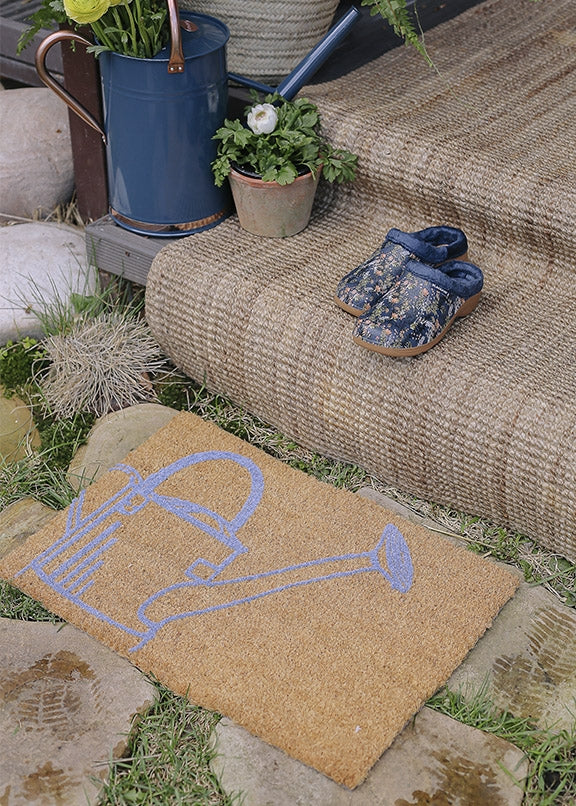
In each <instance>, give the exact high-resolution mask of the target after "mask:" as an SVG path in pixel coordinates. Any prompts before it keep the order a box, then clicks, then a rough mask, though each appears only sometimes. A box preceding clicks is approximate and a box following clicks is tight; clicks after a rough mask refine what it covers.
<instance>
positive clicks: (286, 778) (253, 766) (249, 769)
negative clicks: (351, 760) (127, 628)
mask: <svg viewBox="0 0 576 806" xmlns="http://www.w3.org/2000/svg"><path fill="white" fill-rule="evenodd" d="M216 751H217V753H218V754H219V755H217V756H216V758H215V759H214V760H213V762H212V768H213V770H214V772H215V773H216V775H217V776H218V778H219V779H220V782H221V784H222V786H223V788H224V790H225V791H226V792H228V793H229V794H233V793H236V792H242V793H243V795H244V799H243V800H242V801H241V802H242V804H243V806H424V805H425V804H436V805H437V806H448V804H449V805H450V806H520V804H521V802H522V787H521V785H517V784H515V783H514V779H515V780H516V781H519V782H520V781H523V779H524V778H525V777H526V774H527V762H526V760H525V759H524V756H523V753H522V752H521V751H520V750H518V748H516V747H514V746H513V745H511V744H509V743H508V742H506V741H504V740H503V739H499V738H497V737H495V736H491V735H489V734H487V733H483V732H482V731H479V730H476V729H474V728H469V727H467V726H466V725H462V724H461V723H459V722H456V721H455V720H453V719H450V717H447V716H444V715H443V714H440V713H437V712H436V711H432V710H431V709H430V708H423V709H422V710H421V711H420V712H419V713H418V714H417V715H416V716H415V718H414V719H413V720H412V721H411V722H410V723H409V724H408V725H407V726H406V727H405V728H404V730H403V731H402V733H401V734H400V735H399V736H398V737H397V738H396V740H395V741H394V743H393V744H392V745H391V747H390V748H389V749H388V750H387V751H386V753H384V755H383V756H382V758H381V759H380V760H379V761H378V762H377V763H376V764H375V765H374V767H373V768H372V770H371V771H370V773H369V775H368V777H367V779H366V781H365V782H364V783H363V784H361V786H359V787H358V788H357V789H355V790H353V791H351V790H349V789H346V788H345V787H342V786H339V785H338V784H336V783H335V782H334V781H332V780H330V779H329V778H327V777H326V776H324V775H322V774H321V773H319V772H316V771H315V770H313V769H312V768H310V767H307V766H306V765H305V764H302V763H301V762H300V761H296V760H294V759H292V758H289V757H288V756H287V755H286V754H285V753H283V752H282V751H281V750H278V749H277V748H276V747H272V746H271V745H269V744H266V743H265V742H263V741H262V740H261V739H257V738H256V737H255V736H252V735H251V734H250V733H248V731H246V730H244V728H241V727H239V726H238V725H235V724H234V723H233V722H231V721H230V720H227V719H223V720H221V722H219V724H218V725H217V727H216Z"/></svg>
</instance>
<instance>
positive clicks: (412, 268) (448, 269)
mask: <svg viewBox="0 0 576 806" xmlns="http://www.w3.org/2000/svg"><path fill="white" fill-rule="evenodd" d="M483 283H484V278H483V275H482V272H481V270H480V269H479V268H478V266H475V265H474V264H473V263H465V262H463V261H461V260H451V261H448V262H447V263H445V264H444V265H443V266H442V267H441V268H436V267H434V266H427V265H426V264H424V263H420V261H417V260H409V261H408V263H407V264H406V267H405V271H404V274H403V275H402V277H401V278H400V279H399V281H398V282H397V283H396V285H394V286H393V287H392V288H391V289H390V290H389V291H388V293H387V294H385V295H384V296H383V297H381V299H379V300H378V302H377V303H376V304H375V305H373V306H372V308H370V310H369V311H367V312H366V313H365V314H363V315H362V316H360V317H359V319H358V322H357V323H356V327H355V328H354V335H353V338H354V341H355V342H356V344H359V345H361V346H362V347H366V348H367V349H368V350H374V351H375V352H377V353H382V354H383V355H391V356H398V357H405V356H412V355H418V354H419V353H423V352H425V351H426V350H429V349H430V348H431V347H434V345H435V344H438V342H439V341H440V339H442V338H443V337H444V336H445V335H446V333H447V332H448V329H449V328H450V326H451V325H452V323H453V322H454V320H455V319H457V318H458V317H461V316H466V315H467V314H469V313H472V311H473V310H474V308H475V307H476V305H477V304H478V302H479V301H480V296H481V290H482V286H483Z"/></svg>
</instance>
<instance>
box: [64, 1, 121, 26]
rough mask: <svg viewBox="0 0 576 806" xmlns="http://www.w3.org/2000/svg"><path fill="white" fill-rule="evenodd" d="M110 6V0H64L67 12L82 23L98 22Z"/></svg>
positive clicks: (71, 17) (75, 20)
mask: <svg viewBox="0 0 576 806" xmlns="http://www.w3.org/2000/svg"><path fill="white" fill-rule="evenodd" d="M109 7H110V2H109V0H64V9H65V11H66V14H67V15H68V16H69V17H70V19H72V20H74V22H79V23H80V24H85V23H89V22H96V20H99V19H100V17H101V16H102V15H103V14H105V13H106V12H107V11H108V8H109Z"/></svg>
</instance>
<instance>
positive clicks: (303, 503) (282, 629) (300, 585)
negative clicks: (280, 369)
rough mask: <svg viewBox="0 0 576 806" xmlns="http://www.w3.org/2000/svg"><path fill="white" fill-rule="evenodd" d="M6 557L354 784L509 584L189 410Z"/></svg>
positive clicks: (457, 658)
mask: <svg viewBox="0 0 576 806" xmlns="http://www.w3.org/2000/svg"><path fill="white" fill-rule="evenodd" d="M0 573H1V574H2V575H3V576H4V577H5V578H7V579H10V581H12V582H13V583H14V584H15V585H17V586H18V587H19V588H21V589H22V590H23V591H25V592H26V593H28V594H30V595H31V596H33V597H35V598H36V599H38V600H40V601H41V602H42V603H43V604H45V605H46V606H47V607H48V608H50V609H51V610H53V611H54V612H55V613H58V614H59V615H60V616H62V617H63V618H65V619H67V620H68V621H69V622H71V623H72V624H75V625H76V626H78V627H80V628H82V629H83V630H85V631H86V632H88V633H90V634H91V635H93V636H95V637H96V638H98V639H99V640H100V641H102V642H103V643H104V644H107V645H108V646H110V647H112V648H113V649H114V650H116V651H117V652H119V653H120V654H122V655H125V656H126V657H127V658H129V659H130V660H131V661H132V662H133V663H134V664H135V665H136V666H138V667H139V668H140V669H142V670H143V671H145V672H152V673H153V674H154V675H155V676H156V677H157V678H158V679H159V680H160V681H161V682H163V683H164V684H165V685H166V686H168V687H170V688H171V689H172V690H173V691H175V692H178V693H180V694H187V696H188V697H189V698H190V699H191V700H192V701H193V702H195V703H197V704H199V705H202V706H205V707H206V708H210V709H214V710H216V711H218V712H220V713H222V714H224V715H226V716H228V717H230V718H231V719H233V720H235V721H236V722H237V723H239V724H240V725H242V726H244V727H245V728H247V729H248V730H249V731H251V732H252V733H254V734H256V735H257V736H259V737H261V738H262V739H265V740H267V741H268V742H270V743H272V744H274V745H276V746H277V747H280V748H282V749H283V750H285V751H286V752H287V753H289V754H290V755H291V756H293V757H295V758H297V759H300V760H301V761H303V762H305V763H306V764H308V765H310V766H312V767H315V768H316V769H318V770H320V771H322V772H323V773H325V774H326V775H328V776H330V777H331V778H333V779H334V780H335V781H337V782H339V783H341V784H344V785H346V786H348V787H350V788H353V787H355V786H357V785H358V784H359V783H360V782H361V781H362V780H363V779H364V778H365V776H366V774H367V773H368V771H369V769H370V767H371V766H372V765H373V764H374V762H375V761H376V760H377V759H378V758H379V757H380V755H381V754H382V753H383V751H384V750H385V749H386V748H387V747H388V746H389V745H390V744H391V742H392V740H393V739H394V737H395V736H396V734H397V733H398V732H399V731H400V730H401V729H402V727H403V726H404V725H405V723H406V722H407V721H408V720H409V719H410V718H411V717H412V716H413V714H415V713H416V711H418V709H419V708H420V706H421V705H422V703H423V702H424V701H425V700H426V699H427V698H428V697H429V696H430V695H431V694H432V693H433V692H434V691H436V690H437V689H438V688H439V687H440V686H441V685H442V684H443V683H444V682H445V681H446V680H447V679H448V677H449V676H450V675H451V673H452V672H453V670H454V669H455V668H456V667H457V666H458V665H459V663H460V662H461V661H462V659H463V658H464V656H465V655H466V654H467V652H468V651H469V650H470V649H471V647H472V646H473V645H474V644H475V643H476V641H477V640H478V638H479V637H480V636H481V635H482V633H483V632H484V631H485V629H486V628H487V627H488V626H489V625H490V623H491V621H492V619H493V618H494V616H495V615H496V613H497V612H498V610H499V609H500V608H501V607H502V605H503V604H504V603H505V602H506V601H507V600H508V599H509V598H510V597H511V596H512V595H513V593H514V590H515V588H516V586H517V584H518V583H517V579H516V577H515V576H513V575H512V574H510V573H509V572H508V571H506V570H505V569H503V568H501V567H500V566H497V565H495V564H493V563H491V562H488V561H486V560H483V559H481V558H479V557H477V556H476V555H474V554H471V553H470V552H467V551H466V550H464V549H460V548H457V547H455V546H454V545H452V544H451V543H449V542H448V541H446V540H444V539H443V538H440V537H436V536H435V535H433V534H432V533H430V532H429V531H427V530H425V529H424V528H421V527H419V526H417V525H414V524H412V523H410V522H408V521H406V520H404V519H402V518H401V517H399V516H397V515H395V514H393V513H391V512H389V511H387V510H386V509H383V508H382V507H380V506H378V505H377V504H375V503H373V502H372V501H369V500H367V499H364V498H361V497H359V496H356V495H354V494H352V493H349V492H346V491H341V490H336V489H335V488H333V487H332V486H330V485H328V484H324V483H322V482H320V481H317V480H315V479H313V478H311V477H309V476H307V475H306V474H304V473H302V472H300V471H298V470H294V469H292V468H290V467H288V466H286V465H285V464H283V463H282V462H280V461H279V460H277V459H274V458H272V457H270V456H268V455H267V454H265V453H263V452H262V451H260V450H258V449H257V448H254V447H252V446H251V445H249V444H247V443H246V442H243V441H242V440H240V439H238V438H236V437H233V436H231V435H230V434H227V433H226V432H224V431H222V430H221V429H219V428H217V427H216V426H214V425H212V424H209V423H206V422H204V421H203V420H201V419H200V418H198V417H196V416H195V415H193V414H189V413H182V414H179V415H178V416H176V417H175V418H174V419H173V420H172V421H171V422H170V423H169V424H168V425H167V426H166V427H165V428H163V429H161V430H160V431H159V432H158V433H157V434H155V435H154V436H153V437H152V438H151V439H149V440H148V441H147V442H146V443H144V444H143V445H142V446H141V447H139V448H138V449H137V450H135V451H133V452H132V453H131V454H130V455H129V456H128V457H127V459H126V461H125V463H124V464H120V465H118V466H116V467H115V468H113V469H112V470H111V471H109V472H108V473H107V474H105V475H104V476H102V477H101V478H100V480H98V481H97V482H95V483H94V484H93V485H92V486H91V487H90V488H88V490H87V491H85V493H82V494H81V495H80V496H79V498H78V499H77V500H76V501H75V502H74V503H73V504H72V505H71V506H70V507H69V508H68V509H67V510H65V511H63V512H62V513H58V514H57V515H56V516H55V517H54V518H53V520H51V521H50V522H49V524H48V525H47V526H45V527H44V528H43V529H42V530H41V531H40V532H38V533H37V534H36V535H34V536H33V537H31V538H29V539H28V540H27V541H26V542H25V543H24V544H23V545H21V546H19V547H18V548H16V549H14V550H13V551H12V552H11V553H10V554H8V555H7V556H6V557H5V558H4V559H3V560H1V561H0Z"/></svg>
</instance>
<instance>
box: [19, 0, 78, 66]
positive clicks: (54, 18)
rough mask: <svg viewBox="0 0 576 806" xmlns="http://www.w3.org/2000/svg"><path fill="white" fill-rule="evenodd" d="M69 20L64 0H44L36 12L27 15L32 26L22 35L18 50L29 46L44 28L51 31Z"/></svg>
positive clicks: (20, 50)
mask: <svg viewBox="0 0 576 806" xmlns="http://www.w3.org/2000/svg"><path fill="white" fill-rule="evenodd" d="M67 20H68V17H67V16H66V12H65V11H64V3H63V2H62V0H44V2H43V3H42V5H41V6H40V7H39V8H38V9H37V10H36V11H35V12H34V14H32V15H31V16H30V17H27V20H26V21H27V22H29V23H30V28H26V30H25V31H23V32H22V34H21V35H20V39H19V40H18V46H17V48H16V52H17V53H21V52H22V51H23V50H24V48H27V47H28V45H29V44H30V43H31V42H32V40H33V39H34V37H35V36H36V34H37V33H38V32H39V31H41V30H43V29H46V30H47V31H51V30H52V29H53V28H54V27H56V26H57V25H59V24H60V23H62V22H67Z"/></svg>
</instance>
